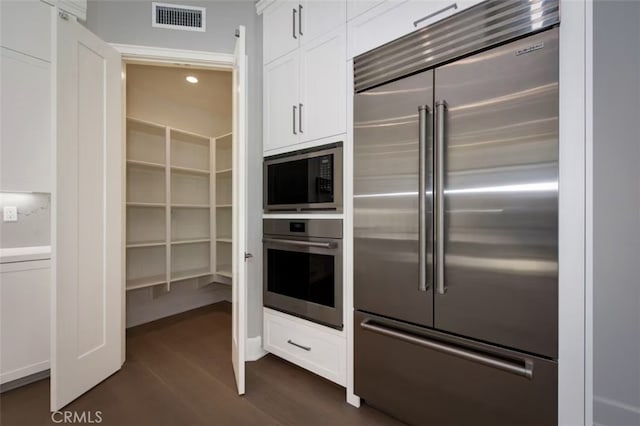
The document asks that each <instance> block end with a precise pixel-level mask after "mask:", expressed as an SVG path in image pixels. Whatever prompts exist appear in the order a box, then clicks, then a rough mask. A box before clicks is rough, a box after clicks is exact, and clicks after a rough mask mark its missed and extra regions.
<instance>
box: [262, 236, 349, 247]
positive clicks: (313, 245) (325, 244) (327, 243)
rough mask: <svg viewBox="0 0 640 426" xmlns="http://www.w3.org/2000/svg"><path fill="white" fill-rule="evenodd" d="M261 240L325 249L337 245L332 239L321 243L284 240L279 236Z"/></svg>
mask: <svg viewBox="0 0 640 426" xmlns="http://www.w3.org/2000/svg"><path fill="white" fill-rule="evenodd" d="M262 242H263V243H277V244H286V245H290V246H298V247H319V248H326V249H333V248H336V247H338V244H337V243H335V242H333V241H329V242H326V243H322V242H317V241H300V240H284V239H280V238H263V239H262Z"/></svg>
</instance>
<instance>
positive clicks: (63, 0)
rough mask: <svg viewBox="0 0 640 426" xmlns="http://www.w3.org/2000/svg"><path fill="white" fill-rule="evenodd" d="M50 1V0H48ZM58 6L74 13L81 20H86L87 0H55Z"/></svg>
mask: <svg viewBox="0 0 640 426" xmlns="http://www.w3.org/2000/svg"><path fill="white" fill-rule="evenodd" d="M48 1H51V0H48ZM57 1H58V7H59V8H60V9H62V10H64V11H65V12H68V13H70V14H72V15H75V16H77V17H78V19H80V20H81V21H86V20H87V0H57Z"/></svg>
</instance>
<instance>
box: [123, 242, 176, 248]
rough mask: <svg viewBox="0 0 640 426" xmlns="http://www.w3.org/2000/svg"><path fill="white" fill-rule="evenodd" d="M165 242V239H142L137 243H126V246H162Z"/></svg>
mask: <svg viewBox="0 0 640 426" xmlns="http://www.w3.org/2000/svg"><path fill="white" fill-rule="evenodd" d="M166 244H167V243H166V242H165V241H146V242H145V241H142V242H139V243H132V244H127V248H140V247H157V246H164V245H166Z"/></svg>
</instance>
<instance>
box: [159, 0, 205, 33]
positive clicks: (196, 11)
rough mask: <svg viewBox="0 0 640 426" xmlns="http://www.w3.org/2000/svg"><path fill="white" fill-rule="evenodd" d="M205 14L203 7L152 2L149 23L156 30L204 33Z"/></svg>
mask: <svg viewBox="0 0 640 426" xmlns="http://www.w3.org/2000/svg"><path fill="white" fill-rule="evenodd" d="M205 12H206V10H205V8H204V7H195V6H181V5H178V4H170V3H156V2H153V4H152V10H151V14H152V17H151V18H152V21H151V22H152V25H153V26H154V27H156V28H168V29H172V30H185V31H201V32H204V31H205V30H206V19H205V18H206V14H205Z"/></svg>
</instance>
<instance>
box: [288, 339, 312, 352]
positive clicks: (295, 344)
mask: <svg viewBox="0 0 640 426" xmlns="http://www.w3.org/2000/svg"><path fill="white" fill-rule="evenodd" d="M287 343H288V344H290V345H293V346H295V347H296V348H300V349H304V350H305V351H307V352H311V347H309V346H302V345H299V344H297V343H296V342H294V341H293V340H291V339H289V340H287Z"/></svg>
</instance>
